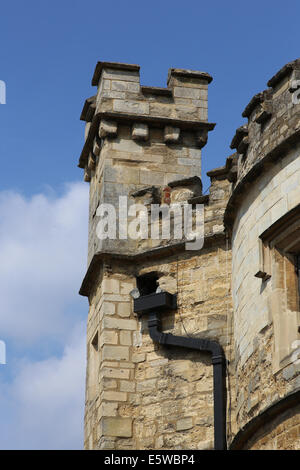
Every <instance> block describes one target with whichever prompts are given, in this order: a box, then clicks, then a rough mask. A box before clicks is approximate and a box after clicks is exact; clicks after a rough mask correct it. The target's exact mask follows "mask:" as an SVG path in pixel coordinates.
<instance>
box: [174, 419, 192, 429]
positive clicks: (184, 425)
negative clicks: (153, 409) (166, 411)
mask: <svg viewBox="0 0 300 470" xmlns="http://www.w3.org/2000/svg"><path fill="white" fill-rule="evenodd" d="M192 427H193V418H182V419H179V420H178V421H177V422H176V431H185V430H186V429H191V428H192Z"/></svg>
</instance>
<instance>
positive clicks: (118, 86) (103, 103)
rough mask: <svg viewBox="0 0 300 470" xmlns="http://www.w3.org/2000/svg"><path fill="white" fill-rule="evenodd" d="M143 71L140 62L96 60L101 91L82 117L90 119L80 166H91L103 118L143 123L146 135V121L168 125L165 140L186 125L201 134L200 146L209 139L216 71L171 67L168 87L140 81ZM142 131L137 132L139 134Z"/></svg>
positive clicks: (155, 125)
mask: <svg viewBox="0 0 300 470" xmlns="http://www.w3.org/2000/svg"><path fill="white" fill-rule="evenodd" d="M139 72H140V67H139V65H134V64H122V63H117V62H98V63H97V65H96V68H95V72H94V75H93V78H92V85H93V86H97V87H98V89H97V94H96V95H94V96H92V97H91V98H88V99H87V100H86V101H85V103H84V106H83V110H82V113H81V116H80V118H81V120H83V121H86V130H85V145H84V148H83V151H82V153H81V156H80V159H79V165H78V166H79V167H80V168H85V167H86V164H87V161H88V157H89V154H90V153H91V152H92V151H93V146H94V145H95V138H96V135H97V133H98V129H99V125H100V122H101V121H102V120H105V121H109V122H115V123H116V124H117V123H126V124H129V125H132V126H133V125H135V126H136V127H137V123H140V124H143V125H144V129H145V131H144V133H143V138H144V140H146V138H147V135H148V134H147V132H148V131H147V128H146V127H145V126H148V127H152V128H163V129H166V127H167V126H168V128H169V129H170V132H168V133H166V142H169V143H172V142H175V141H177V140H178V138H179V135H180V131H181V130H191V131H192V132H194V133H196V134H197V139H198V146H199V148H201V147H203V146H204V145H205V144H206V141H207V133H208V131H211V130H212V129H213V128H214V126H215V124H213V123H209V122H207V87H208V84H209V83H210V82H211V81H212V77H211V75H209V74H208V73H206V72H201V71H194V70H183V69H177V68H171V69H170V70H169V73H168V79H167V88H161V87H150V86H141V85H140V75H139ZM140 133H141V132H137V135H136V136H134V137H136V138H137V139H138V138H139V137H140V135H139V134H140ZM170 136H171V137H170ZM175 136H176V138H175ZM100 137H101V136H100Z"/></svg>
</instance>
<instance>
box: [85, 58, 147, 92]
mask: <svg viewBox="0 0 300 470" xmlns="http://www.w3.org/2000/svg"><path fill="white" fill-rule="evenodd" d="M104 68H107V69H114V70H128V71H133V72H139V70H140V66H139V65H136V64H125V63H122V62H97V65H96V67H95V71H94V75H93V78H92V86H97V85H98V83H99V80H100V76H101V72H102V70H103V69H104Z"/></svg>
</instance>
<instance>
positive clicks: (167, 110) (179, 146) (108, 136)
mask: <svg viewBox="0 0 300 470" xmlns="http://www.w3.org/2000/svg"><path fill="white" fill-rule="evenodd" d="M211 80H212V77H211V76H210V75H209V74H207V73H204V72H197V71H191V70H181V69H170V71H169V74H168V82H167V83H168V87H167V88H156V87H148V86H141V85H140V79H139V66H137V65H129V64H119V63H106V62H99V63H98V64H97V66H96V69H95V73H94V76H93V80H92V84H93V85H95V86H97V94H96V95H95V96H93V97H92V98H89V99H88V100H87V101H86V103H85V105H84V108H83V111H82V115H81V118H82V119H83V120H85V121H86V133H85V138H86V140H85V145H84V148H83V151H82V154H81V156H80V161H79V166H80V167H82V168H84V172H85V180H86V181H89V182H90V218H89V250H88V270H87V273H86V276H85V278H84V280H83V284H82V287H81V291H80V293H81V294H82V295H86V296H88V298H89V303H90V311H89V318H88V352H87V354H88V367H87V393H86V418H85V436H86V442H85V446H86V448H100V449H107V448H109V449H114V448H121V449H125V448H133V449H142V448H177V447H178V446H179V447H181V448H187V447H191V448H195V447H196V448H198V447H201V446H203V447H205V446H206V447H211V446H212V445H213V442H212V441H213V428H212V422H213V416H212V415H213V410H212V400H213V397H212V370H211V364H210V362H211V360H210V357H209V355H208V354H202V356H201V357H200V359H199V353H195V352H193V351H191V352H186V351H179V350H177V349H176V348H175V350H172V352H171V351H168V350H165V348H161V347H160V346H159V345H157V344H155V343H153V341H152V340H151V338H149V335H148V332H147V326H146V325H145V324H144V323H143V319H139V318H138V317H137V316H136V315H135V314H134V312H133V306H132V299H131V297H130V295H129V293H130V291H131V290H132V289H133V288H134V287H136V282H137V279H142V278H143V276H145V275H146V277H145V279H147V275H148V280H150V279H152V280H153V279H154V277H155V282H156V283H157V285H158V284H159V286H160V287H161V288H162V289H165V290H167V291H169V292H171V293H177V295H178V306H179V309H180V310H181V316H179V315H178V313H177V314H176V315H174V312H167V313H166V315H165V316H164V318H163V328H164V330H166V331H167V330H169V331H173V332H174V331H175V332H177V333H180V334H186V333H185V331H186V329H187V330H188V331H189V332H190V333H191V334H192V335H196V336H197V335H198V336H204V337H206V336H208V337H211V338H213V337H216V336H218V337H219V338H221V340H222V341H223V343H224V346H225V343H226V340H227V341H228V338H227V336H228V334H229V330H228V328H229V326H228V321H227V320H228V319H227V314H229V313H230V309H231V299H230V292H229V289H230V287H229V286H230V282H229V281H230V280H229V277H228V272H227V270H228V269H229V266H230V259H229V258H230V254H229V251H228V250H226V241H225V236H224V233H223V224H222V215H223V212H224V198H225V196H226V194H227V192H228V189H229V184H228V181H226V180H225V173H226V172H225V173H224V171H223V170H222V171H217V172H215V173H214V172H213V173H212V174H211V178H212V189H211V194H210V195H202V184H201V178H200V177H201V148H202V147H203V146H204V145H205V144H206V141H207V135H208V131H210V130H212V129H213V128H214V124H210V123H208V122H207V89H208V84H209V83H210V82H211ZM119 196H126V197H127V198H128V204H129V205H130V204H131V203H133V202H135V203H142V204H143V205H144V206H149V205H150V204H151V203H160V202H171V203H172V202H178V203H179V204H181V203H185V202H187V201H190V202H191V203H196V202H197V203H201V204H205V210H206V217H205V220H206V221H207V224H206V232H207V233H206V239H205V247H204V249H203V250H202V251H203V259H201V261H200V260H198V257H197V256H196V253H198V252H195V251H190V252H189V251H186V250H185V246H184V244H183V243H182V242H178V241H177V242H176V241H175V240H154V239H137V240H132V239H120V237H117V238H116V239H114V240H111V239H106V240H99V238H98V237H97V223H98V222H99V217H97V214H96V212H97V208H98V206H99V204H100V203H101V204H102V203H104V204H105V203H110V204H113V205H114V207H115V208H116V211H117V213H118V210H119ZM117 215H118V214H117ZM217 266H218V267H219V271H218V272H216V267H217ZM206 283H207V285H206ZM208 285H211V286H212V289H211V292H210V293H209V292H208V289H207V286H208ZM212 299H215V301H213V300H212ZM210 304H211V305H214V307H213V309H211V308H210V307H209V305H210ZM187 320H188V321H187ZM226 335H227V336H226ZM199 360H200V361H201V367H200V368H199V367H198V364H199Z"/></svg>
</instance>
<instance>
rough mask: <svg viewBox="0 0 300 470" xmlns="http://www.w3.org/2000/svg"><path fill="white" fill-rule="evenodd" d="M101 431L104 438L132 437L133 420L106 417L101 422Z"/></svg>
mask: <svg viewBox="0 0 300 470" xmlns="http://www.w3.org/2000/svg"><path fill="white" fill-rule="evenodd" d="M100 429H101V434H102V435H103V436H115V437H131V436H132V419H131V418H115V417H114V418H107V417H104V418H102V419H101V421H100Z"/></svg>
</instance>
